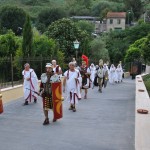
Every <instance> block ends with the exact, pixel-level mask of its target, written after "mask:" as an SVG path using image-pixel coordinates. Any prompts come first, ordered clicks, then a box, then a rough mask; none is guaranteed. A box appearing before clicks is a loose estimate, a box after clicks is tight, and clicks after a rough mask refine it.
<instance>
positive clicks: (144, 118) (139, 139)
mask: <svg viewBox="0 0 150 150" xmlns="http://www.w3.org/2000/svg"><path fill="white" fill-rule="evenodd" d="M139 90H144V91H143V92H140V91H139ZM135 105H136V106H135V150H150V142H149V140H150V98H149V95H148V93H147V90H146V87H145V84H144V82H143V79H142V76H141V75H138V76H136V97H135ZM137 109H146V110H148V111H149V113H148V114H139V113H137Z"/></svg>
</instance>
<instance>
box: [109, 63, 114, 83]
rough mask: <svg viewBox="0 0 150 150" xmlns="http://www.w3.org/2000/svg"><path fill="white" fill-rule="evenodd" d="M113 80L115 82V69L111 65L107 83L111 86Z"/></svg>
mask: <svg viewBox="0 0 150 150" xmlns="http://www.w3.org/2000/svg"><path fill="white" fill-rule="evenodd" d="M115 80H116V68H115V66H114V64H112V65H111V67H110V70H109V82H110V83H111V84H113V83H114V82H115Z"/></svg>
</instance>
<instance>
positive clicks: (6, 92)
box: [1, 85, 23, 103]
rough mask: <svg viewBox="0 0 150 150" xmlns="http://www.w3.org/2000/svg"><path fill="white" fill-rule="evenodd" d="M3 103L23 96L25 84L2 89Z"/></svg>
mask: <svg viewBox="0 0 150 150" xmlns="http://www.w3.org/2000/svg"><path fill="white" fill-rule="evenodd" d="M1 93H2V100H3V103H7V102H9V101H12V100H15V99H18V98H20V97H23V85H18V86H14V87H10V88H5V89H1Z"/></svg>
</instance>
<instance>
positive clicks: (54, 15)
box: [37, 8, 67, 32]
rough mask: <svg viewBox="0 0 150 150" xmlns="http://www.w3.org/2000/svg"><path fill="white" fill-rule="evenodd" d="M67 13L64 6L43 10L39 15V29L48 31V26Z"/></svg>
mask: <svg viewBox="0 0 150 150" xmlns="http://www.w3.org/2000/svg"><path fill="white" fill-rule="evenodd" d="M66 16H67V14H66V12H65V11H64V10H63V9H62V8H51V9H45V10H42V11H41V12H40V13H39V15H38V18H37V20H38V24H37V27H38V30H40V31H41V32H44V31H46V29H47V27H48V26H49V25H50V24H51V23H52V22H54V21H56V20H58V19H61V18H64V17H66Z"/></svg>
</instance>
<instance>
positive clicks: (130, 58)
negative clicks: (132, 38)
mask: <svg viewBox="0 0 150 150" xmlns="http://www.w3.org/2000/svg"><path fill="white" fill-rule="evenodd" d="M140 58H141V51H140V49H139V48H135V47H131V48H130V49H128V51H127V53H126V55H125V62H134V61H140Z"/></svg>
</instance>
